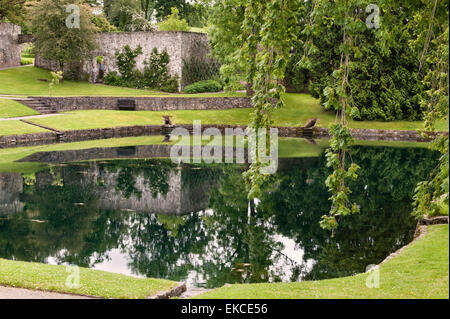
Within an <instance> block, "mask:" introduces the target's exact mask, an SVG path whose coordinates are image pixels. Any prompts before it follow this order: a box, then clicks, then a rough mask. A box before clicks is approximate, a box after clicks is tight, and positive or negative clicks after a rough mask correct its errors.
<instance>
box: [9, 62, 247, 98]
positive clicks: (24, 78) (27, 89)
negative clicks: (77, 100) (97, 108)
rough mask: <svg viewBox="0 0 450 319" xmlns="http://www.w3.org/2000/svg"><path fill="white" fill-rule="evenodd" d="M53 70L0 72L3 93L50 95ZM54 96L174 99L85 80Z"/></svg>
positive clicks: (67, 83) (57, 88) (55, 89)
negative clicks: (158, 97) (157, 97)
mask: <svg viewBox="0 0 450 319" xmlns="http://www.w3.org/2000/svg"><path fill="white" fill-rule="evenodd" d="M42 79H47V80H50V79H51V75H50V71H48V70H45V69H41V68H37V67H34V66H28V67H22V68H12V69H7V70H0V83H1V84H0V94H16V95H25V96H48V95H49V88H48V84H49V82H45V81H41V80H42ZM52 95H53V96H172V94H168V93H164V92H158V91H154V90H137V89H131V88H124V87H116V86H109V85H103V84H93V83H89V82H86V81H69V80H64V81H63V82H62V83H60V84H59V85H55V86H54V87H53V94H52ZM231 95H235V96H243V95H244V94H242V93H236V94H228V93H227V94H214V93H210V94H176V96H191V97H192V96H216V97H219V96H231Z"/></svg>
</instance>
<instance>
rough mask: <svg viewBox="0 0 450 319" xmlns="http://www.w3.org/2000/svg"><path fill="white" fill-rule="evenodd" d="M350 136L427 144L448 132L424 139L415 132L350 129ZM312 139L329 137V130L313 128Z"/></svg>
mask: <svg viewBox="0 0 450 319" xmlns="http://www.w3.org/2000/svg"><path fill="white" fill-rule="evenodd" d="M350 132H351V133H352V136H353V137H354V138H355V139H361V140H374V141H385V140H386V141H405V142H406V141H412V142H427V141H430V140H431V139H432V137H436V136H437V135H446V136H448V132H435V133H434V134H430V135H429V136H430V138H424V137H423V136H422V135H420V134H419V133H418V132H417V131H406V130H374V129H350ZM314 137H317V138H327V137H330V134H329V129H328V128H322V127H317V128H314Z"/></svg>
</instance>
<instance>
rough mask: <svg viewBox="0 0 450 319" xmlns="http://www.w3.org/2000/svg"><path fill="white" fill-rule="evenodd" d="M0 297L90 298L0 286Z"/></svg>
mask: <svg viewBox="0 0 450 319" xmlns="http://www.w3.org/2000/svg"><path fill="white" fill-rule="evenodd" d="M0 299H92V298H90V297H85V296H77V295H70V294H60V293H56V292H46V291H39V290H30V289H23V288H13V287H5V286H0Z"/></svg>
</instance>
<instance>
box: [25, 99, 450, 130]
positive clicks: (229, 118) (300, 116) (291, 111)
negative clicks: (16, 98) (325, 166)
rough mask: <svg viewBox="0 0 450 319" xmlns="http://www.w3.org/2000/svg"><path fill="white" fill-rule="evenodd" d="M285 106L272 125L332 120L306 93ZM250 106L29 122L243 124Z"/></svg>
mask: <svg viewBox="0 0 450 319" xmlns="http://www.w3.org/2000/svg"><path fill="white" fill-rule="evenodd" d="M285 99H286V107H285V108H283V109H280V110H276V111H275V112H274V114H273V119H274V124H275V125H276V126H297V127H300V126H303V125H304V124H305V123H306V121H307V120H308V119H311V118H314V117H317V118H319V123H318V126H321V127H328V125H329V124H330V123H333V122H334V119H335V116H334V115H333V113H332V112H326V111H324V110H323V108H322V107H321V106H320V105H319V103H318V101H317V100H316V99H314V98H312V97H311V96H309V95H307V94H286V95H285ZM252 111H253V110H252V109H229V110H201V111H200V110H186V111H184V110H183V111H134V112H130V111H113V110H84V111H70V112H66V113H64V114H65V115H64V118H63V119H62V118H51V117H49V118H39V119H33V120H32V122H33V123H37V124H42V125H45V126H48V127H52V128H54V129H57V130H62V131H64V130H81V129H92V128H106V127H115V126H128V125H161V124H162V116H163V115H171V116H172V117H173V118H172V120H173V122H174V123H175V124H192V122H193V121H194V120H200V121H202V123H203V124H230V125H247V124H248V123H249V122H250V118H251V113H252ZM349 125H350V127H352V128H373V129H386V130H394V129H397V130H416V129H420V128H422V125H423V124H422V122H409V121H395V122H357V121H350V122H349ZM437 126H438V130H447V131H448V122H445V121H441V122H439V123H438V125H437Z"/></svg>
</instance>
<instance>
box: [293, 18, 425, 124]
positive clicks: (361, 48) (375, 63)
mask: <svg viewBox="0 0 450 319" xmlns="http://www.w3.org/2000/svg"><path fill="white" fill-rule="evenodd" d="M321 28H322V29H323V30H322V31H321V32H317V34H318V36H316V37H314V39H313V41H314V45H315V46H316V47H317V50H314V51H313V53H312V54H311V55H310V57H311V61H313V63H312V65H311V67H310V72H311V75H312V83H311V85H310V88H309V89H310V92H311V94H312V96H314V97H316V98H320V102H321V104H322V105H323V106H324V107H325V108H328V109H333V108H336V105H331V104H327V103H326V102H327V101H328V102H329V101H330V95H333V96H334V95H336V92H333V91H330V90H328V89H327V88H332V87H334V86H335V85H336V81H339V79H338V77H335V75H334V74H333V71H334V70H336V69H338V68H339V63H340V51H339V46H337V45H336V43H340V41H341V39H342V30H339V29H337V28H336V27H333V28H329V27H327V26H321ZM391 36H392V37H393V38H394V39H395V41H394V42H395V44H392V45H391V46H390V48H389V52H386V50H385V48H383V47H382V46H381V45H380V43H379V42H378V41H377V38H376V34H375V32H374V31H372V30H370V29H367V30H366V31H364V35H363V36H361V37H359V38H358V50H355V52H354V53H353V56H352V57H351V60H352V64H351V66H350V74H349V87H350V91H351V94H350V95H349V106H350V109H351V111H350V117H352V118H353V119H356V120H382V121H394V120H402V119H407V120H420V119H421V118H422V112H423V110H422V108H421V106H420V104H419V100H420V95H421V94H422V92H423V90H424V88H423V85H422V83H421V81H420V79H419V76H418V72H417V71H418V69H419V59H418V56H417V53H416V52H415V51H414V50H413V49H411V48H410V46H409V43H408V42H409V41H411V39H412V35H411V34H410V32H408V31H405V30H401V29H396V31H395V32H394V31H393V32H392V35H391ZM301 54H303V53H301ZM335 100H336V101H337V99H335Z"/></svg>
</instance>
